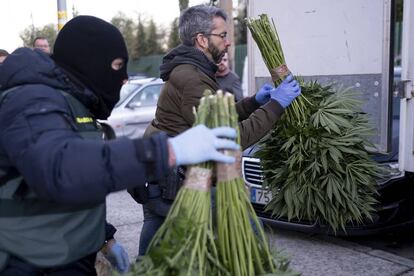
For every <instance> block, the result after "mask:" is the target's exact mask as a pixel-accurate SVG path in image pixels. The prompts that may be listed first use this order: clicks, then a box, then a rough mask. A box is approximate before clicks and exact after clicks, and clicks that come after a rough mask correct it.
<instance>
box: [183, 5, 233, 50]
mask: <svg viewBox="0 0 414 276" xmlns="http://www.w3.org/2000/svg"><path fill="white" fill-rule="evenodd" d="M215 17H221V18H223V19H224V20H225V21H226V20H227V15H226V12H225V11H223V10H222V9H219V8H216V7H213V6H207V5H197V6H193V7H190V8H188V9H186V10H184V11H183V12H182V14H181V16H180V23H179V31H180V39H181V42H182V43H183V44H184V45H188V46H194V43H195V37H196V35H197V34H199V33H203V34H208V33H211V31H212V30H213V19H214V18H215Z"/></svg>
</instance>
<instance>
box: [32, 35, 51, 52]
mask: <svg viewBox="0 0 414 276" xmlns="http://www.w3.org/2000/svg"><path fill="white" fill-rule="evenodd" d="M33 49H40V50H42V51H43V52H45V53H46V54H48V55H50V46H49V41H47V39H46V38H45V37H42V36H38V37H36V38H35V39H34V40H33Z"/></svg>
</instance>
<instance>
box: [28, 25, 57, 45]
mask: <svg viewBox="0 0 414 276" xmlns="http://www.w3.org/2000/svg"><path fill="white" fill-rule="evenodd" d="M56 35H57V26H55V25H54V24H47V25H45V26H43V27H35V26H33V25H32V26H29V27H27V28H26V29H24V30H23V32H21V33H20V38H21V39H22V40H23V46H25V47H32V46H33V40H34V39H35V38H36V37H39V36H40V37H45V38H46V39H47V41H48V42H49V45H50V48H51V49H53V45H54V44H55V40H56Z"/></svg>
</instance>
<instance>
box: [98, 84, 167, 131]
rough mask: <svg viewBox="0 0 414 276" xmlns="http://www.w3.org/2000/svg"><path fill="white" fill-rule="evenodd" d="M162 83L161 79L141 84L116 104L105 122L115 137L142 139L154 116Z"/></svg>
mask: <svg viewBox="0 0 414 276" xmlns="http://www.w3.org/2000/svg"><path fill="white" fill-rule="evenodd" d="M163 83H164V82H163V81H162V80H161V79H156V80H153V81H150V82H148V83H146V84H143V85H141V86H139V87H138V88H136V89H135V90H134V91H132V92H130V93H129V94H128V95H127V96H126V97H125V98H124V99H121V100H120V101H119V102H118V103H117V104H116V106H115V108H114V109H113V110H112V113H111V116H109V118H108V120H107V121H105V122H106V123H107V124H109V125H110V126H111V127H112V128H113V129H114V131H115V134H116V136H117V137H120V136H127V137H129V138H139V137H142V135H143V134H144V131H145V129H146V128H147V126H148V124H149V123H150V122H151V120H152V119H153V118H154V116H155V110H156V108H157V101H158V98H159V95H160V92H161V87H162V85H163Z"/></svg>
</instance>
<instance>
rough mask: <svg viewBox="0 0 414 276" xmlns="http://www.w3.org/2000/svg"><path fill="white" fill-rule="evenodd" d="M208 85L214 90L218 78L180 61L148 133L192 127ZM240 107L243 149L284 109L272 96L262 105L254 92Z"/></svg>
mask: <svg viewBox="0 0 414 276" xmlns="http://www.w3.org/2000/svg"><path fill="white" fill-rule="evenodd" d="M206 89H209V90H211V91H212V92H213V93H215V92H216V91H217V90H218V89H219V88H218V84H217V82H216V79H215V78H212V77H210V76H208V75H207V74H205V73H204V72H203V71H202V70H200V69H199V67H197V66H195V65H193V64H180V65H177V66H176V67H175V68H174V69H173V70H172V71H171V73H170V75H169V78H168V80H167V81H166V82H165V84H164V86H163V88H162V91H161V95H160V98H159V100H158V104H157V111H156V113H155V119H154V120H153V121H152V123H151V125H150V126H149V127H148V128H147V131H146V133H145V135H146V136H147V135H150V134H152V133H154V132H157V131H165V132H166V133H167V134H168V135H170V136H175V135H177V134H179V133H181V132H183V131H185V130H186V129H188V128H190V127H191V126H192V125H193V123H194V115H193V107H197V106H198V105H199V102H200V99H201V97H202V96H203V93H204V91H205V90H206ZM236 109H237V113H238V114H239V121H240V123H239V127H240V133H241V146H242V148H243V149H245V148H247V147H249V146H251V145H253V144H254V143H256V142H258V141H259V140H260V139H261V138H262V137H263V136H265V135H266V134H267V133H268V132H269V130H270V129H271V128H272V126H273V124H274V123H275V122H276V121H277V120H278V119H279V118H280V116H281V114H282V113H283V110H284V109H283V107H282V106H281V105H280V104H279V103H278V102H276V101H272V100H271V101H269V102H268V103H266V104H264V105H262V106H259V105H258V103H257V102H256V100H255V99H254V96H252V97H247V98H245V99H243V100H241V101H239V102H238V103H237V104H236Z"/></svg>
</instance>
